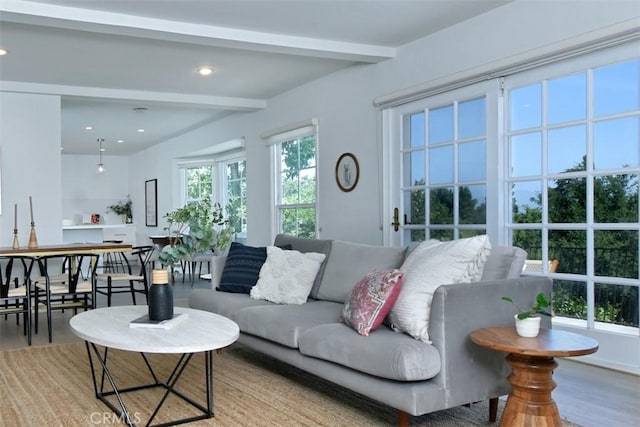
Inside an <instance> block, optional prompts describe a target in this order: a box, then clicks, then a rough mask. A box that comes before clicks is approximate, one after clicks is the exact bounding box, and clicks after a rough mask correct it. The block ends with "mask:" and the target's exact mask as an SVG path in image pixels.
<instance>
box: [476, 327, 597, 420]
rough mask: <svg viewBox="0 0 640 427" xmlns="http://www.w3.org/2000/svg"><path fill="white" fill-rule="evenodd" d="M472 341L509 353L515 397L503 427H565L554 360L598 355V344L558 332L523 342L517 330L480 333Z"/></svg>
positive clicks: (510, 400)
mask: <svg viewBox="0 0 640 427" xmlns="http://www.w3.org/2000/svg"><path fill="white" fill-rule="evenodd" d="M471 340H472V341H473V342H474V343H476V344H478V345H480V346H482V347H486V348H490V349H492V350H498V351H504V352H507V353H509V355H508V356H507V362H508V363H509V364H510V365H511V368H512V372H511V375H509V377H508V378H507V379H508V380H509V383H510V384H511V387H512V389H511V393H510V394H509V397H508V398H507V404H506V405H505V408H504V412H503V413H502V418H501V419H500V426H504V427H512V426H529V427H536V426H537V427H561V426H562V421H561V420H560V413H559V412H558V407H557V405H556V403H555V402H554V401H553V398H552V397H551V391H552V390H553V389H554V388H556V383H555V382H554V381H553V378H552V374H553V370H554V369H555V368H556V367H557V366H558V364H557V363H556V361H555V360H554V359H553V358H554V357H571V356H583V355H586V354H591V353H595V352H596V351H597V350H598V342H597V341H596V340H594V339H591V338H589V337H585V336H583V335H579V334H574V333H571V332H565V331H558V330H554V329H541V330H540V334H539V335H538V336H537V337H535V338H523V337H521V336H519V335H518V334H517V333H516V330H515V327H494V328H483V329H476V330H475V331H473V332H471Z"/></svg>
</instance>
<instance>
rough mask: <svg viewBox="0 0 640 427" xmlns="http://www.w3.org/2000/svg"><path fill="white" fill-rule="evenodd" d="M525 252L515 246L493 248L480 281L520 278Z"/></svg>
mask: <svg viewBox="0 0 640 427" xmlns="http://www.w3.org/2000/svg"><path fill="white" fill-rule="evenodd" d="M526 259H527V252H526V251H525V250H524V249H520V248H518V247H515V246H494V247H492V248H491V254H490V255H489V256H488V257H487V262H485V264H484V268H483V271H482V278H481V279H480V280H482V281H488V280H502V279H515V278H518V277H520V273H522V267H523V266H524V261H525V260H526Z"/></svg>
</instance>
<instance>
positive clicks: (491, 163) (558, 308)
mask: <svg viewBox="0 0 640 427" xmlns="http://www.w3.org/2000/svg"><path fill="white" fill-rule="evenodd" d="M568 56H569V57H570V59H565V60H562V61H556V60H555V59H554V60H553V61H550V63H549V64H547V65H544V66H539V67H532V68H531V69H529V70H526V71H519V72H517V73H516V72H509V73H508V75H507V76H505V77H503V78H495V79H493V80H491V82H494V84H493V86H492V87H489V88H487V89H486V90H484V89H483V90H479V86H481V85H483V84H484V83H476V84H474V85H471V84H470V85H469V86H466V87H465V88H463V89H460V88H459V86H460V85H456V88H455V89H452V90H451V91H448V92H447V91H442V90H441V89H440V88H438V90H437V94H436V95H434V96H432V97H428V98H424V99H422V100H418V101H412V102H410V103H406V104H402V105H399V106H395V107H392V108H389V109H386V110H384V112H383V118H384V126H385V129H384V135H385V148H384V149H385V153H389V156H388V158H389V159H390V160H387V159H385V162H387V163H385V171H386V172H385V173H386V174H387V175H386V177H387V179H385V182H384V185H386V186H387V187H386V189H387V190H388V193H389V194H388V196H387V198H386V200H388V201H389V203H388V204H387V207H388V209H389V212H390V213H389V214H386V215H389V216H388V218H389V220H388V221H386V218H385V229H386V230H387V231H388V233H387V234H386V236H387V237H386V240H387V241H388V242H389V243H391V244H408V243H410V242H412V241H420V240H424V239H428V238H438V239H456V238H460V237H465V236H469V235H473V234H477V233H483V232H485V230H486V233H487V234H488V235H489V236H490V238H491V241H492V243H494V244H513V245H517V246H520V247H523V248H524V249H525V250H527V252H528V258H529V261H531V265H538V266H540V265H541V266H542V269H541V271H539V272H536V271H533V270H526V271H524V274H532V275H536V274H543V275H549V276H551V277H552V278H553V279H554V288H553V292H554V295H553V299H554V310H555V312H556V315H557V317H556V320H554V321H555V322H561V323H563V324H564V325H575V326H578V327H586V328H588V329H594V330H607V331H608V330H614V331H616V332H620V333H631V334H634V335H637V334H638V332H639V329H638V323H639V322H638V320H639V319H638V312H639V309H640V297H639V295H638V290H639V286H640V273H639V270H640V268H639V267H640V255H639V254H640V241H639V234H640V201H639V191H640V190H639V188H638V187H639V180H638V178H639V176H640V92H639V86H640V82H639V79H640V77H639V76H640V59H639V58H638V53H637V48H635V46H632V45H631V44H627V45H620V46H616V47H612V48H609V49H604V50H598V51H596V52H592V53H589V54H585V55H580V56H576V57H573V56H572V55H568ZM483 93H484V94H483ZM396 207H397V208H398V214H397V215H393V214H391V212H393V209H394V208H396ZM396 218H397V220H396ZM392 225H393V226H392ZM394 226H395V227H394ZM394 229H395V231H394ZM554 261H557V262H554Z"/></svg>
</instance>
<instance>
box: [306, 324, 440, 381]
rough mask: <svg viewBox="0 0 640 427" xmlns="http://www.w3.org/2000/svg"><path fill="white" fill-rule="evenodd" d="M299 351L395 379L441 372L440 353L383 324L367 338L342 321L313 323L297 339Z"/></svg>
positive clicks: (429, 375) (423, 378)
mask: <svg viewBox="0 0 640 427" xmlns="http://www.w3.org/2000/svg"><path fill="white" fill-rule="evenodd" d="M298 344H299V348H300V353H302V354H304V355H305V356H311V357H315V358H318V359H323V360H328V361H330V362H333V363H337V364H339V365H342V366H346V367H348V368H351V369H355V370H357V371H360V372H365V373H367V374H370V375H375V376H377V377H381V378H388V379H391V380H397V381H420V380H427V379H429V378H433V377H434V376H436V375H437V374H438V372H440V367H441V364H440V353H439V352H438V350H437V349H436V348H435V347H434V346H432V345H431V344H428V343H426V342H422V341H418V340H414V339H413V338H411V337H409V336H407V335H405V334H398V333H395V332H393V331H392V330H391V329H389V328H388V327H387V326H385V325H382V326H380V327H379V328H378V329H376V330H375V332H372V333H371V335H369V336H368V337H365V336H362V335H358V334H357V333H355V332H354V331H353V329H351V328H349V327H348V326H347V325H345V324H343V323H334V324H327V325H321V326H316V327H315V328H310V329H308V330H307V331H305V332H304V333H303V334H302V336H301V337H300V339H299V341H298Z"/></svg>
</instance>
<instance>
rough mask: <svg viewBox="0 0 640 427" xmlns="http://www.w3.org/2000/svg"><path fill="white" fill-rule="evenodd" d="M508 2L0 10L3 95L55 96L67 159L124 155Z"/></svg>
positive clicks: (150, 2) (83, 3)
mask: <svg viewBox="0 0 640 427" xmlns="http://www.w3.org/2000/svg"><path fill="white" fill-rule="evenodd" d="M510 1H512V0H496V1H493V0H491V1H485V0H476V1H469V0H406V1H405V0H324V1H322V0H285V1H273V0H210V1H205V0H101V1H98V0H66V1H64V0H32V1H22V0H0V47H2V48H4V49H6V50H8V51H9V54H7V55H5V56H3V57H0V89H1V90H6V91H19V92H30V93H53V94H60V95H62V145H63V147H64V153H73V154H95V153H96V152H97V142H96V139H97V138H104V139H105V148H106V152H105V154H106V155H127V154H130V153H134V152H137V151H139V150H141V149H144V148H146V147H148V146H150V145H152V144H157V143H160V142H163V141H166V140H167V139H168V138H171V137H173V136H176V135H179V134H181V133H184V132H186V131H188V130H190V129H193V128H195V127H198V126H200V125H202V124H204V123H207V122H211V121H213V120H217V119H219V118H221V117H224V116H226V115H228V114H231V113H234V112H238V111H255V110H258V109H261V108H265V106H266V103H267V100H268V99H269V98H271V97H273V96H276V95H278V94H280V93H283V92H286V91H288V90H290V89H292V88H295V87H297V86H299V85H301V84H304V83H305V82H308V81H311V80H314V79H317V78H319V77H322V76H325V75H327V74H330V73H333V72H335V71H337V70H340V69H343V68H345V67H350V66H353V65H355V64H362V63H376V62H380V61H384V60H386V59H390V58H393V57H394V56H395V53H396V48H397V47H399V46H402V45H403V44H406V43H408V42H410V41H412V40H416V39H418V38H421V37H424V36H425V35H428V34H430V33H433V32H435V31H438V30H440V29H442V28H444V27H447V26H450V25H454V24H456V23H458V22H461V21H463V20H466V19H469V18H470V17H473V16H475V15H478V14H481V13H484V12H486V11H488V10H490V9H493V8H495V7H498V6H501V5H503V4H505V3H508V2H510ZM203 65H209V66H213V67H214V68H215V69H216V72H215V73H214V74H213V75H211V76H208V77H202V76H199V75H198V74H197V73H196V72H195V70H196V69H197V68H198V67H200V66H203ZM137 107H144V108H146V109H147V111H145V112H140V111H136V110H134V108H137ZM87 125H91V126H93V127H94V129H93V130H92V131H87V130H85V129H84V128H85V126H87ZM140 128H143V129H145V132H144V133H140V132H138V131H137V130H138V129H140ZM119 139H122V140H124V143H117V142H116V141H117V140H119Z"/></svg>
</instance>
